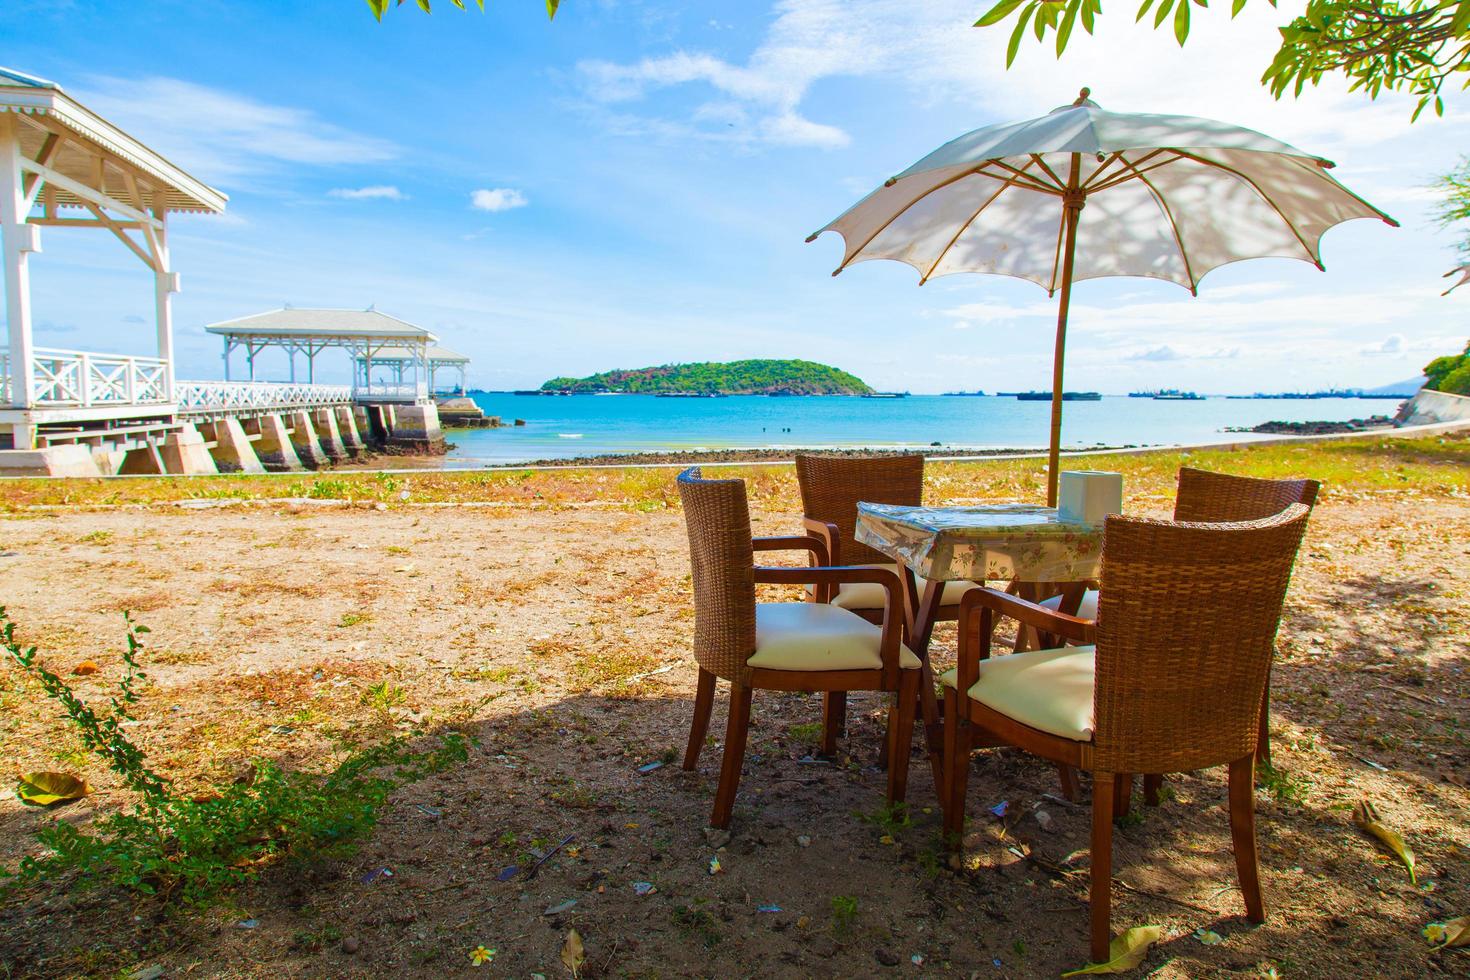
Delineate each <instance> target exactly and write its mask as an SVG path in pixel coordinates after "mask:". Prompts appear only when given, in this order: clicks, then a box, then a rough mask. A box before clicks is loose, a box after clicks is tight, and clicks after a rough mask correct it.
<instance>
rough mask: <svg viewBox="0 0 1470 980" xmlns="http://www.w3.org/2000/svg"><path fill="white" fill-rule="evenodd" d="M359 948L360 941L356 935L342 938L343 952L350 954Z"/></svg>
mask: <svg viewBox="0 0 1470 980" xmlns="http://www.w3.org/2000/svg"><path fill="white" fill-rule="evenodd" d="M357 948H358V942H357V937H356V936H348V937H347V938H346V939H344V940H342V952H344V953H346V954H347V955H348V956H351V955H353V954H354V953H356V952H357Z"/></svg>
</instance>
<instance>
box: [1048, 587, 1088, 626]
mask: <svg viewBox="0 0 1470 980" xmlns="http://www.w3.org/2000/svg"><path fill="white" fill-rule="evenodd" d="M1037 605H1041V606H1045V607H1046V608H1048V609H1060V608H1062V597H1061V596H1059V595H1054V596H1052V597H1051V598H1050V599H1042V600H1041V602H1039V603H1037ZM1072 615H1074V616H1077V617H1078V618H1080V619H1096V618H1097V589H1088V590H1087V591H1086V592H1084V593H1082V602H1081V603H1079V604H1078V606H1077V611H1076V612H1075V613H1073V614H1072Z"/></svg>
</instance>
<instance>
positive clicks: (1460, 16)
mask: <svg viewBox="0 0 1470 980" xmlns="http://www.w3.org/2000/svg"><path fill="white" fill-rule="evenodd" d="M1466 30H1470V0H1460V2H1459V4H1458V5H1456V7H1455V16H1454V17H1453V18H1452V19H1451V20H1450V33H1451V34H1455V35H1460V34H1464V33H1465V32H1466Z"/></svg>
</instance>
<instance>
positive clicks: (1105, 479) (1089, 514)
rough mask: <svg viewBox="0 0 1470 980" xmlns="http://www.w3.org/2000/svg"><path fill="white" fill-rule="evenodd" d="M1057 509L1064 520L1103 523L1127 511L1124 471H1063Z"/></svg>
mask: <svg viewBox="0 0 1470 980" xmlns="http://www.w3.org/2000/svg"><path fill="white" fill-rule="evenodd" d="M1057 510H1058V511H1060V512H1061V515H1062V517H1063V519H1065V520H1069V521H1086V522H1087V523H1088V524H1101V523H1102V522H1103V518H1105V517H1107V516H1108V515H1109V514H1121V513H1123V474H1122V473H1107V472H1104V471H1102V470H1063V471H1062V473H1061V476H1060V479H1059V481H1058V485H1057Z"/></svg>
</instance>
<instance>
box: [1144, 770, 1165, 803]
mask: <svg viewBox="0 0 1470 980" xmlns="http://www.w3.org/2000/svg"><path fill="white" fill-rule="evenodd" d="M1163 788H1164V777H1163V776H1162V775H1160V774H1159V773H1153V774H1151V775H1145V776H1144V777H1143V802H1144V803H1145V804H1146V805H1148V806H1158V805H1159V799H1160V795H1159V793H1160V791H1161V790H1162V789H1163Z"/></svg>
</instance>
